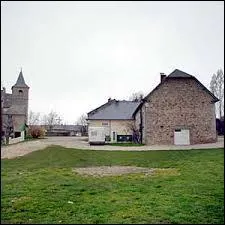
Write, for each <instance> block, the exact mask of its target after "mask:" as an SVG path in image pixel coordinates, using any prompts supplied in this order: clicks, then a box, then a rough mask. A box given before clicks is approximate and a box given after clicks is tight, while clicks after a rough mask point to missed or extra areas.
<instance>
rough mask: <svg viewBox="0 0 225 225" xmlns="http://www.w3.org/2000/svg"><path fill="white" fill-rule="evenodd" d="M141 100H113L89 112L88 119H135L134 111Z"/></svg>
mask: <svg viewBox="0 0 225 225" xmlns="http://www.w3.org/2000/svg"><path fill="white" fill-rule="evenodd" d="M139 104H140V102H132V101H117V100H115V99H114V100H111V101H109V102H107V103H106V104H104V105H102V106H100V107H99V108H97V109H95V110H92V111H91V112H89V113H88V120H127V119H133V113H134V111H135V110H136V108H137V107H138V106H139Z"/></svg>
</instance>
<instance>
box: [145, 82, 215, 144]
mask: <svg viewBox="0 0 225 225" xmlns="http://www.w3.org/2000/svg"><path fill="white" fill-rule="evenodd" d="M211 101H212V97H211V96H210V95H209V94H208V93H207V92H206V91H204V90H203V89H202V88H201V87H200V86H199V84H198V83H197V82H196V81H195V80H193V79H182V78H177V79H167V80H166V81H165V82H164V83H162V84H161V85H160V86H159V87H158V88H157V89H156V90H155V91H154V92H153V93H152V94H151V95H150V96H149V97H148V99H147V102H146V103H145V104H144V105H143V108H142V109H143V111H144V112H145V113H146V116H145V122H144V124H145V125H144V126H145V135H146V137H145V138H146V139H145V142H146V144H148V145H152V144H174V130H175V129H180V128H187V129H189V130H190V143H191V144H199V143H210V142H216V140H217V135H216V117H215V105H214V103H212V102H211Z"/></svg>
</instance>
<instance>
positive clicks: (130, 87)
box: [1, 1, 224, 124]
mask: <svg viewBox="0 0 225 225" xmlns="http://www.w3.org/2000/svg"><path fill="white" fill-rule="evenodd" d="M21 67H22V69H23V75H24V78H25V81H26V83H27V85H28V86H30V95H29V110H32V111H34V112H40V113H42V114H47V113H49V112H50V111H51V110H53V111H56V112H57V113H58V114H59V115H60V116H61V117H62V119H63V121H64V122H66V123H67V124H74V122H75V121H76V120H77V118H78V117H79V116H80V115H81V114H83V113H87V112H89V111H91V110H93V109H94V108H97V107H99V106H100V105H102V104H104V103H105V102H106V101H107V99H108V98H109V97H111V98H116V99H119V100H123V99H128V98H129V96H130V95H131V94H132V93H133V92H138V91H142V92H143V93H144V94H145V95H146V94H148V93H149V92H150V91H151V90H152V89H153V88H154V87H155V86H156V85H157V84H158V83H159V81H160V75H159V73H160V72H164V73H165V74H167V75H168V74H169V73H171V72H172V71H173V70H174V69H176V68H177V69H180V70H183V71H184V72H187V73H189V74H192V75H194V76H196V78H197V79H198V80H199V81H200V82H202V83H203V84H204V85H205V86H206V87H207V88H209V83H210V80H211V76H212V74H213V73H215V72H216V71H217V70H218V69H219V68H222V69H223V70H224V2H223V1H220V2H219V1H218V2H216V1H213V2H194V1H193V2H160V1H159V2H152V1H149V2H146V1H144V2H139V1H136V2H127V1H126V2H110V1H108V2H65V1H62V2H60V1H56V2H54V1H53V2H44V1H43V2H31V1H30V2H29V1H27V2H7V1H1V86H4V87H6V90H7V92H9V93H11V86H12V85H14V84H15V82H16V80H17V77H18V75H19V72H20V68H21Z"/></svg>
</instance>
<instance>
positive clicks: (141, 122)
mask: <svg viewBox="0 0 225 225" xmlns="http://www.w3.org/2000/svg"><path fill="white" fill-rule="evenodd" d="M142 139H143V115H142V107H141V109H140V141H141V144H142Z"/></svg>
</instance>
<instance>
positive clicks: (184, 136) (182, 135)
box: [174, 129, 190, 145]
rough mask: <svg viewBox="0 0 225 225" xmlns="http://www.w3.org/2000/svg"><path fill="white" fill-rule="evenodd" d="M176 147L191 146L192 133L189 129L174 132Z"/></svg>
mask: <svg viewBox="0 0 225 225" xmlns="http://www.w3.org/2000/svg"><path fill="white" fill-rule="evenodd" d="M174 144H175V145H190V132H189V130H188V129H176V130H175V131H174Z"/></svg>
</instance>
